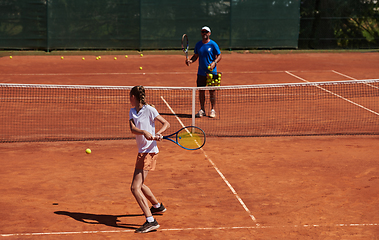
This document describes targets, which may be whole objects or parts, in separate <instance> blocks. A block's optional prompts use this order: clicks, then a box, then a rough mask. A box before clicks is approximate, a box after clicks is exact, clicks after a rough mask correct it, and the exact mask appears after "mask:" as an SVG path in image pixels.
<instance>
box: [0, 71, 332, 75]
mask: <svg viewBox="0 0 379 240" xmlns="http://www.w3.org/2000/svg"><path fill="white" fill-rule="evenodd" d="M331 71H333V70H316V71H300V70H298V71H296V70H295V71H288V72H331ZM284 72H286V71H283V70H280V71H241V72H222V73H228V74H239V73H241V74H257V73H284ZM192 73H193V72H143V71H140V72H131V73H4V74H1V75H3V76H75V75H79V76H86V75H88V76H94V75H141V74H155V75H159V74H163V75H167V74H170V75H172V74H186V75H187V74H192Z"/></svg>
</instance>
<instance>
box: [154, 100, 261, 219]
mask: <svg viewBox="0 0 379 240" xmlns="http://www.w3.org/2000/svg"><path fill="white" fill-rule="evenodd" d="M161 99H162V100H163V102H164V103H165V104H166V105H167V107H168V109H170V111H171V112H172V114H174V116H175V117H176V119H177V120H178V122H179V123H180V125H182V127H185V126H184V124H183V122H182V121H181V120H180V118H179V117H178V116H177V115H176V113H175V112H174V110H173V109H172V108H171V107H170V105H169V104H168V103H167V102H166V100H165V99H164V98H163V97H162V96H161ZM200 150H201V151H202V152H203V154H204V156H205V158H206V159H207V160H208V161H209V162H210V163H211V164H212V166H213V168H214V169H215V170H216V172H217V173H218V174H219V175H220V177H221V178H222V180H223V181H224V182H225V184H226V185H227V186H228V187H229V189H230V191H232V193H233V195H234V196H235V197H236V198H237V200H238V201H239V202H240V204H241V205H242V207H243V208H244V209H245V211H246V212H247V213H248V214H249V216H250V218H251V219H252V220H253V221H254V222H257V219H256V218H255V217H254V216H253V215H252V214H251V212H250V210H249V209H248V208H247V206H246V204H245V203H244V202H243V200H242V198H240V196H239V195H238V193H237V192H236V190H235V189H234V188H233V186H232V185H231V184H230V183H229V181H228V180H227V179H226V177H225V176H224V174H222V172H221V171H220V169H219V168H218V167H217V166H216V164H215V163H214V162H213V161H212V159H211V158H210V157H209V156H208V155H207V153H206V152H205V151H204V149H202V148H200ZM257 226H259V224H258V223H257Z"/></svg>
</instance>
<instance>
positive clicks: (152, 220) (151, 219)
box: [146, 216, 154, 223]
mask: <svg viewBox="0 0 379 240" xmlns="http://www.w3.org/2000/svg"><path fill="white" fill-rule="evenodd" d="M146 221H148V222H149V223H151V222H154V217H153V216H151V217H147V218H146Z"/></svg>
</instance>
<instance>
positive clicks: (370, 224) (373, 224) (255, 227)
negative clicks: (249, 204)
mask: <svg viewBox="0 0 379 240" xmlns="http://www.w3.org/2000/svg"><path fill="white" fill-rule="evenodd" d="M376 226H379V223H350V224H346V223H342V224H323V225H319V224H307V225H293V226H248V227H203V228H163V229H158V231H194V230H238V229H267V228H269V229H273V228H311V227H315V228H317V227H318V228H321V227H328V228H329V227H376ZM134 231H135V230H110V231H82V232H44V233H8V234H7V233H3V234H0V237H20V236H48V235H73V234H97V233H134Z"/></svg>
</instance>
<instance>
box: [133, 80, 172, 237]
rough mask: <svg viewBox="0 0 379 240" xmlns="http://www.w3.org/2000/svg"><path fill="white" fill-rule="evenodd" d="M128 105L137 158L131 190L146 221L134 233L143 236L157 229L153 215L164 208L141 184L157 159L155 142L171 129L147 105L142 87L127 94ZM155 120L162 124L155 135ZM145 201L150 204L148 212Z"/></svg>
mask: <svg viewBox="0 0 379 240" xmlns="http://www.w3.org/2000/svg"><path fill="white" fill-rule="evenodd" d="M130 103H131V105H132V106H133V108H131V109H130V112H129V125H130V130H131V131H132V133H133V134H135V135H136V141H137V146H138V155H137V161H136V165H135V171H134V175H133V181H132V184H131V191H132V193H133V195H134V197H135V199H136V200H137V202H138V204H139V206H140V207H141V209H142V211H143V213H144V215H145V217H146V222H145V223H144V224H143V225H142V226H141V227H140V228H138V229H137V230H136V232H137V233H146V232H150V231H152V230H155V229H157V228H159V224H158V222H157V220H156V219H154V217H153V214H154V213H158V212H165V211H166V208H165V207H164V206H163V204H162V203H159V202H158V200H157V199H156V198H155V196H154V194H153V193H152V192H151V190H150V188H148V187H147V186H146V185H145V184H144V181H145V179H146V177H147V174H148V172H149V171H153V170H154V169H155V166H156V161H157V157H158V152H159V150H158V147H157V142H156V140H160V139H161V136H162V133H163V132H164V131H165V130H166V129H167V128H169V127H170V124H169V123H168V122H167V121H166V120H165V119H164V118H163V117H162V116H161V115H159V113H158V111H157V110H156V109H155V108H154V107H152V106H150V105H148V104H146V100H145V89H144V87H143V86H135V87H133V88H132V90H131V91H130ZM155 121H158V122H160V123H161V124H162V127H161V128H160V129H159V131H158V132H155ZM148 201H149V202H150V203H151V204H152V205H153V206H152V207H151V208H150V209H149V205H148Z"/></svg>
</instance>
